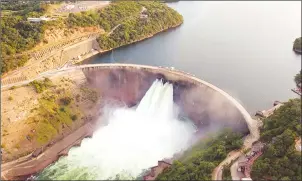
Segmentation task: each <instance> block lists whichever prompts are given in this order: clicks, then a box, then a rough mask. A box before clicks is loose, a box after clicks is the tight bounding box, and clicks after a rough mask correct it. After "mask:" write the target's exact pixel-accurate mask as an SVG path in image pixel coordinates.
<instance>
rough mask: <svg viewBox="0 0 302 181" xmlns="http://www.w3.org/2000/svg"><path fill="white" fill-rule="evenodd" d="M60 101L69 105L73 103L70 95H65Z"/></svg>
mask: <svg viewBox="0 0 302 181" xmlns="http://www.w3.org/2000/svg"><path fill="white" fill-rule="evenodd" d="M60 102H61V103H62V104H63V105H65V106H67V105H69V104H70V103H71V98H70V97H63V98H61V99H60Z"/></svg>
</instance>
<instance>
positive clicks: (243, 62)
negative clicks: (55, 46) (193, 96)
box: [88, 1, 301, 114]
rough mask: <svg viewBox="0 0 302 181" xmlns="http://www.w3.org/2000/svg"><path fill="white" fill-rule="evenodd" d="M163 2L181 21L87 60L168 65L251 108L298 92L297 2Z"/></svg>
mask: <svg viewBox="0 0 302 181" xmlns="http://www.w3.org/2000/svg"><path fill="white" fill-rule="evenodd" d="M169 6H170V7H172V8H174V9H176V10H177V11H178V12H179V13H181V14H182V15H183V17H184V24H183V25H181V26H180V27H178V28H176V29H173V30H170V31H168V32H163V33H160V34H158V35H156V36H154V37H153V38H151V39H148V40H144V41H142V42H139V43H136V44H133V45H129V46H126V47H123V48H119V49H116V50H114V51H113V53H112V52H110V53H107V54H104V55H97V56H95V57H93V58H92V59H91V60H90V61H89V62H88V63H109V62H110V63H112V62H119V63H135V64H145V65H154V66H168V67H171V66H173V67H175V68H176V69H180V70H183V71H186V72H189V73H192V74H194V75H195V76H196V77H198V78H200V79H203V80H205V81H208V82H210V83H212V84H214V85H216V86H217V87H219V88H221V89H223V90H225V91H226V92H228V93H229V94H230V95H232V96H233V97H235V98H236V99H237V100H238V101H239V102H241V103H242V104H243V106H244V107H245V108H246V109H247V111H249V112H250V113H251V114H254V113H255V111H257V110H263V109H266V108H269V107H271V106H272V104H273V102H274V101H275V100H279V101H287V100H288V99H289V98H294V97H298V96H297V95H296V94H295V93H293V92H292V91H291V90H290V89H291V88H294V87H295V84H294V81H293V77H294V75H295V74H296V73H298V71H299V70H300V69H301V56H300V55H297V54H295V53H294V52H293V51H292V46H293V41H294V40H295V38H297V37H300V36H301V2H260V1H258V2H197V1H191V2H187V1H180V2H176V3H169ZM201 96H202V95H201Z"/></svg>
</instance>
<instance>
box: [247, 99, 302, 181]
mask: <svg viewBox="0 0 302 181" xmlns="http://www.w3.org/2000/svg"><path fill="white" fill-rule="evenodd" d="M300 121H301V100H300V99H292V100H289V102H287V103H285V105H283V106H281V107H280V108H279V109H278V110H276V111H275V113H274V114H273V115H271V116H269V117H268V118H266V119H265V120H264V126H263V128H262V129H261V138H260V140H261V141H262V142H265V143H267V145H266V146H265V148H264V153H263V155H262V156H261V157H260V158H259V159H257V160H256V162H255V163H254V164H253V167H252V173H251V175H252V179H253V180H301V179H302V174H301V173H302V172H301V171H302V170H301V166H302V164H301V152H298V151H296V150H295V146H294V145H295V139H296V138H297V137H299V136H300V137H301V123H300Z"/></svg>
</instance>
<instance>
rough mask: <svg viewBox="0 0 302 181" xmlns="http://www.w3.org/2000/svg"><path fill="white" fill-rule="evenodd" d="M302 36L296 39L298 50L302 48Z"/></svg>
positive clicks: (295, 45) (295, 47) (295, 44)
mask: <svg viewBox="0 0 302 181" xmlns="http://www.w3.org/2000/svg"><path fill="white" fill-rule="evenodd" d="M301 44H302V42H301V37H300V38H297V39H296V40H295V41H294V49H297V50H300V51H301V50H302V48H301Z"/></svg>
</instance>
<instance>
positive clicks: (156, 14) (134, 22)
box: [98, 1, 183, 50]
mask: <svg viewBox="0 0 302 181" xmlns="http://www.w3.org/2000/svg"><path fill="white" fill-rule="evenodd" d="M143 7H145V8H146V10H147V11H146V12H145V14H146V15H147V16H148V17H147V18H146V19H144V18H140V13H141V10H142V8H143ZM116 11H118V12H122V13H121V14H117V13H114V12H116ZM127 12H131V13H130V14H129V13H127ZM101 14H102V15H103V14H104V15H103V16H102V17H103V18H104V20H105V23H104V24H105V25H106V26H108V28H109V27H110V28H113V27H114V26H116V25H117V24H119V23H120V24H121V26H119V27H118V28H117V29H116V30H115V31H114V32H113V33H112V34H110V36H107V35H106V34H104V35H102V36H100V38H99V39H98V41H99V44H100V47H101V48H102V49H104V50H108V49H112V48H116V47H119V46H123V45H126V44H129V43H132V42H133V41H136V40H140V39H143V38H145V37H147V36H149V35H152V34H155V33H157V32H160V31H162V30H163V29H167V28H169V27H172V26H176V25H178V24H181V23H182V22H183V18H182V16H181V15H180V14H179V13H177V12H176V11H175V10H173V9H171V8H169V7H168V6H166V5H165V4H162V3H159V2H145V1H142V2H139V3H134V2H132V4H130V3H129V2H122V3H116V4H115V5H113V6H110V7H108V8H105V9H104V10H103V12H102V13H101ZM108 14H109V15H110V14H116V16H115V19H116V21H113V22H111V24H110V23H109V22H110V19H111V17H108ZM106 15H107V16H106ZM121 19H122V20H123V21H120V20H121ZM107 22H108V23H107Z"/></svg>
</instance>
